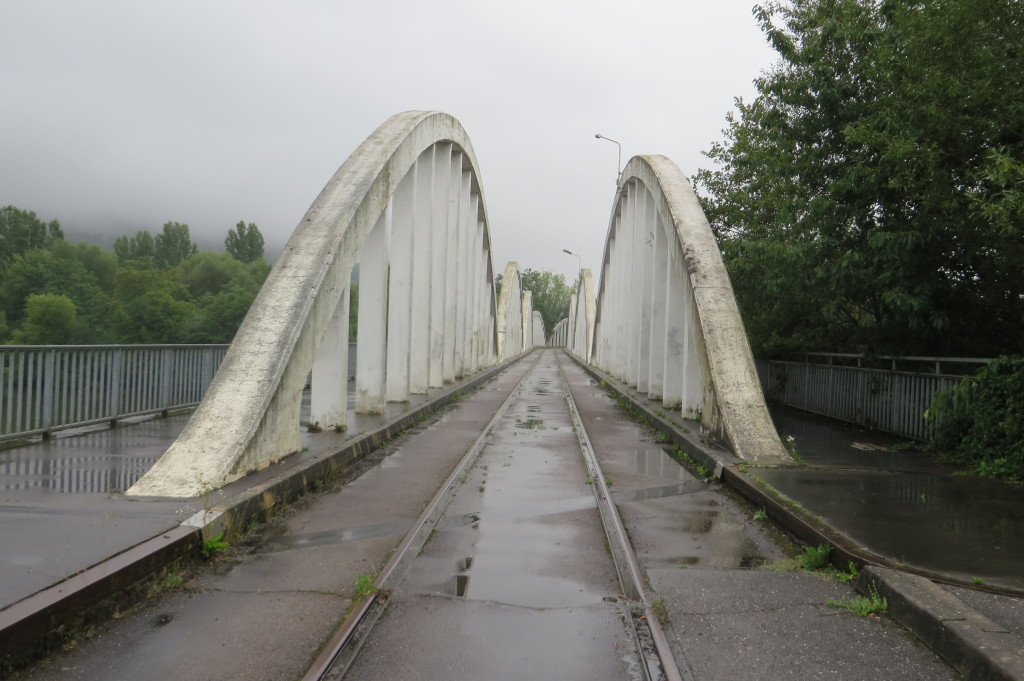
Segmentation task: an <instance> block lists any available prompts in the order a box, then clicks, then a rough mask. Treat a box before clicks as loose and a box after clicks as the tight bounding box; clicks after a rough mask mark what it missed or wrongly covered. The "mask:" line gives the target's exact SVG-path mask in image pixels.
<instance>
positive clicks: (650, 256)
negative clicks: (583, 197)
mask: <svg viewBox="0 0 1024 681" xmlns="http://www.w3.org/2000/svg"><path fill="white" fill-rule="evenodd" d="M619 183H620V184H619V190H618V193H617V195H616V200H615V205H614V206H613V210H612V218H611V220H610V221H609V226H608V235H607V238H606V241H605V250H604V258H603V260H602V262H603V264H604V267H603V269H602V272H601V282H600V285H599V287H598V295H597V296H596V300H597V303H596V310H595V313H594V315H593V317H589V319H590V320H591V321H590V323H589V327H590V328H589V329H587V332H591V329H592V336H591V341H590V342H591V344H590V345H589V348H588V351H589V352H591V357H590V361H592V362H593V363H594V364H595V365H596V366H598V367H599V368H601V369H603V370H605V371H607V372H608V373H610V374H611V375H613V376H615V377H617V378H620V379H621V380H623V382H625V383H626V384H628V385H629V386H631V387H635V388H636V389H637V390H638V391H639V392H642V393H645V394H647V395H648V396H649V397H650V398H652V399H659V400H661V401H662V403H663V404H664V405H665V407H666V408H669V409H674V410H678V412H679V413H680V414H681V415H682V416H683V417H684V418H695V419H699V420H700V422H701V430H702V433H704V434H705V435H706V436H707V437H709V438H711V439H713V440H716V441H718V442H720V443H722V444H723V445H725V446H727V447H729V448H730V449H731V450H732V451H733V452H734V453H735V454H736V455H737V456H739V457H741V458H743V459H748V460H751V461H758V462H765V463H784V462H787V461H790V457H789V455H788V453H787V452H786V450H785V448H784V447H783V445H782V443H781V441H780V440H779V437H778V434H777V433H776V431H775V427H774V426H773V425H772V421H771V417H770V416H769V414H768V409H767V406H766V405H765V402H764V397H763V394H762V392H761V388H760V385H759V382H758V378H757V373H756V371H755V369H754V361H753V357H752V355H751V353H750V346H749V345H748V343H747V340H746V335H745V333H744V330H743V323H742V321H741V319H740V315H739V309H738V308H737V306H736V299H735V296H734V295H733V291H732V285H731V283H730V282H729V277H728V274H727V273H726V271H725V266H724V264H723V263H722V258H721V254H720V253H719V251H718V246H717V244H716V242H715V239H714V236H713V235H712V234H711V229H710V227H709V226H708V222H707V219H706V218H705V216H704V213H703V211H702V210H701V208H700V204H699V203H698V201H697V197H696V195H695V194H694V192H693V189H692V187H691V186H690V183H689V180H688V179H687V178H686V177H685V176H684V175H683V174H682V172H680V170H679V168H678V167H676V165H675V164H674V163H672V162H671V161H670V160H669V159H668V158H666V157H664V156H636V157H634V158H633V159H631V160H630V161H629V163H628V164H627V165H626V169H625V170H624V171H623V172H622V175H621V177H620V180H619ZM582 298H583V296H582V294H581V293H580V292H579V291H578V292H577V294H576V297H575V300H574V302H573V306H574V309H572V310H570V318H569V322H568V327H569V329H570V334H569V340H568V343H569V346H570V349H572V351H573V352H574V354H576V355H577V356H579V357H581V358H583V359H587V356H586V354H585V353H584V352H581V351H580V350H579V349H578V348H577V346H576V344H575V343H574V342H573V336H574V335H581V334H582V333H583V330H582V329H579V328H575V327H577V326H583V325H585V324H587V323H588V322H587V320H588V316H586V315H581V314H579V308H581V307H582V304H583V303H582V300H581V299H582Z"/></svg>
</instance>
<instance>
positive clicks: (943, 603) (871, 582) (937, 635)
mask: <svg viewBox="0 0 1024 681" xmlns="http://www.w3.org/2000/svg"><path fill="white" fill-rule="evenodd" d="M856 586H857V590H858V591H860V592H861V593H867V592H868V591H869V590H870V588H871V587H872V586H873V587H874V588H875V589H876V590H877V591H878V594H879V595H880V596H884V597H885V598H886V599H887V600H888V603H889V609H888V613H889V614H890V615H891V616H892V617H893V618H894V619H895V620H896V621H898V622H899V623H900V624H902V625H903V626H905V627H906V628H907V629H910V630H911V631H912V632H914V634H915V635H916V636H917V637H918V638H919V639H921V641H923V642H924V644H925V645H927V646H928V647H929V648H931V649H932V650H934V651H935V652H936V653H938V654H939V655H940V656H942V657H943V658H944V659H945V660H946V661H947V662H949V664H951V665H952V666H953V667H954V668H955V669H956V670H957V671H958V672H960V673H961V674H963V675H964V676H966V677H967V678H969V679H978V680H979V681H981V680H984V681H1015V680H1016V681H1019V680H1020V679H1024V645H1022V643H1021V641H1020V640H1019V639H1018V638H1017V637H1016V636H1014V635H1013V633H1012V632H1010V631H1009V630H1007V629H1006V628H1005V627H1002V626H1000V625H998V624H996V623H995V622H993V621H992V620H990V619H988V618H987V617H985V616H984V615H982V614H981V613H979V612H977V611H976V610H973V609H971V608H970V607H969V606H968V605H967V604H965V603H964V602H963V601H962V600H960V599H959V598H957V597H955V596H953V595H952V594H949V593H947V592H946V591H944V590H943V589H941V588H940V587H939V586H937V585H936V584H935V583H933V582H932V581H931V580H929V579H926V578H924V577H919V576H917V575H910V574H907V573H905V572H900V571H899V570H893V569H892V568H884V567H878V566H875V565H870V566H868V567H866V568H864V570H863V571H862V572H861V574H860V577H859V578H858V579H857V585H856Z"/></svg>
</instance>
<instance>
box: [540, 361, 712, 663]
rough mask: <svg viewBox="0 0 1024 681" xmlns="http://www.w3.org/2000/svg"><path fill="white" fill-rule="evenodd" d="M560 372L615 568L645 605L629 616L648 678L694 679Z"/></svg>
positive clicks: (629, 592)
mask: <svg viewBox="0 0 1024 681" xmlns="http://www.w3.org/2000/svg"><path fill="white" fill-rule="evenodd" d="M558 375H559V377H560V378H561V379H562V389H563V390H564V392H565V400H566V402H567V403H568V405H569V414H570V416H571V417H572V421H573V426H574V427H575V430H576V436H577V439H578V440H579V443H580V449H581V450H582V451H583V458H584V460H585V461H586V465H587V470H588V472H589V473H590V479H591V480H592V482H593V484H592V487H593V490H594V498H595V499H596V500H597V507H598V510H599V511H600V514H601V521H602V523H603V525H604V530H605V534H606V535H607V537H608V546H609V547H611V554H612V559H613V560H614V562H615V569H616V571H617V572H618V573H619V583H620V585H621V586H622V590H623V593H624V594H625V595H626V596H628V597H629V598H632V599H633V600H636V601H638V602H639V603H641V604H642V605H643V611H644V617H643V619H641V620H639V621H638V620H637V619H636V618H633V617H630V618H628V619H629V621H631V622H632V623H633V626H634V635H635V636H637V637H638V640H637V644H638V645H637V652H638V653H639V654H640V656H641V657H642V658H643V660H644V665H643V667H644V671H645V673H646V674H647V675H648V678H651V679H661V678H664V679H666V681H684V674H685V681H693V674H692V672H690V670H689V669H688V668H684V669H683V670H680V668H679V666H678V665H677V664H676V659H675V655H673V653H672V650H671V648H670V646H669V642H668V638H667V637H666V636H665V632H664V630H663V629H662V628H661V623H660V622H659V621H658V616H657V613H656V612H655V611H654V606H653V601H652V600H651V598H650V595H649V594H648V593H647V590H646V589H645V588H644V578H643V573H642V572H641V570H640V563H639V562H638V561H637V559H636V554H635V553H634V552H633V546H632V544H631V543H630V541H629V535H628V534H626V528H625V526H624V525H623V524H622V518H621V516H620V515H619V511H618V508H617V507H616V506H615V501H614V500H613V499H612V494H611V490H609V489H608V484H607V482H606V481H605V477H604V473H603V472H602V470H601V464H600V462H599V461H598V460H597V454H596V453H595V452H594V448H593V446H592V445H591V443H590V436H589V435H588V434H587V429H586V427H585V426H584V425H583V419H582V418H580V413H579V410H578V409H577V408H576V402H575V400H573V398H572V391H570V389H569V382H568V380H567V379H566V377H565V372H564V371H563V370H562V367H561V366H559V367H558ZM644 624H646V626H647V629H648V631H649V633H650V637H651V640H652V641H653V643H654V648H655V653H656V655H655V657H656V658H657V659H651V657H650V656H649V655H647V653H646V650H645V648H644V646H643V645H640V643H639V636H640V635H641V633H640V632H639V631H636V628H637V627H642V626H643V625H644Z"/></svg>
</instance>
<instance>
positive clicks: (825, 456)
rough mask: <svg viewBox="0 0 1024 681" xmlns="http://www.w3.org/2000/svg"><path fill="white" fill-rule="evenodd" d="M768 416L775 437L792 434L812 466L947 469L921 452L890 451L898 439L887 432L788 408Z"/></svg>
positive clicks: (946, 470)
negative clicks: (776, 435) (772, 421)
mask: <svg viewBox="0 0 1024 681" xmlns="http://www.w3.org/2000/svg"><path fill="white" fill-rule="evenodd" d="M772 419H773V420H774V421H775V427H776V429H777V430H778V431H779V436H780V437H782V438H783V439H785V438H787V437H792V438H793V439H794V440H795V442H796V449H797V452H798V453H799V454H800V457H801V458H802V459H803V460H804V461H805V462H806V463H808V464H810V465H812V466H831V467H838V468H870V469H873V470H888V471H935V472H939V473H942V474H946V473H947V472H948V470H949V469H948V468H947V467H944V466H943V465H941V464H939V463H937V462H935V461H934V460H933V459H931V458H930V457H929V456H927V455H925V454H922V453H921V452H917V451H913V450H906V451H900V450H893V449H892V447H893V445H895V444H896V443H898V442H899V441H900V440H899V438H896V437H893V436H890V435H885V434H883V433H875V432H871V431H867V430H864V429H862V428H858V427H856V426H851V425H847V424H843V423H840V422H838V421H831V420H826V419H824V418H822V417H817V416H813V415H810V414H804V413H800V412H795V411H792V410H789V409H774V410H772Z"/></svg>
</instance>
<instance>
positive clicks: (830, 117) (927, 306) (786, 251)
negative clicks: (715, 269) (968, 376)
mask: <svg viewBox="0 0 1024 681" xmlns="http://www.w3.org/2000/svg"><path fill="white" fill-rule="evenodd" d="M755 15H756V16H757V19H758V21H759V22H760V24H761V28H762V30H763V32H764V34H765V36H766V38H767V39H768V41H769V42H770V43H771V45H772V46H773V48H774V49H775V50H776V52H778V54H779V58H780V60H779V62H778V64H777V65H776V66H775V67H774V68H773V69H771V70H770V71H769V72H768V73H766V74H765V75H764V76H763V77H762V78H760V79H759V80H758V81H757V83H756V85H757V89H758V95H757V97H756V99H754V100H753V101H752V102H744V101H737V104H736V107H737V109H736V112H735V113H733V114H730V115H729V117H728V119H727V126H728V127H727V129H726V130H725V131H724V132H725V136H726V139H725V140H724V141H723V142H720V143H717V144H715V145H713V146H712V148H711V149H710V150H709V151H708V152H707V155H708V157H709V158H711V159H712V160H713V161H714V162H715V163H716V164H717V168H716V169H714V170H702V171H700V172H699V173H698V174H697V178H696V179H697V180H698V183H699V184H700V185H701V187H702V193H704V194H705V198H704V199H703V201H704V205H705V208H706V211H707V214H708V217H709V219H710V220H711V223H712V225H713V229H714V230H715V232H716V235H717V237H718V239H719V242H720V245H721V248H722V251H723V256H724V258H725V260H726V264H727V267H728V269H729V273H730V275H731V277H732V281H733V285H734V288H735V290H736V295H737V298H738V300H739V303H740V308H741V310H742V312H743V315H744V321H745V323H746V328H747V331H748V334H749V336H750V339H751V344H752V346H753V347H754V350H755V353H759V354H764V355H768V354H773V353H781V352H786V351H792V350H799V349H816V350H843V351H863V352H876V353H885V354H935V355H942V354H957V353H963V354H969V355H971V356H977V355H979V354H982V355H984V354H998V353H1000V352H1006V351H1007V350H1014V351H1019V350H1020V349H1022V348H1024V297H1022V295H1021V294H1022V293H1024V268H1020V267H1019V266H1018V263H1019V262H1020V261H1021V259H1022V257H1024V239H1021V234H1020V225H1021V224H1022V221H1021V216H1022V212H1024V203H1022V193H1024V184H1022V181H1024V138H1022V137H1021V135H1020V130H1021V129H1024V106H1021V101H1024V77H1022V75H1021V74H1024V50H1021V49H1019V46H1020V45H1022V44H1024V3H1020V2H1019V1H1018V0H949V1H947V2H936V3H901V2H894V1H892V0H885V1H882V2H863V0H793V1H792V2H788V3H776V2H772V3H769V4H767V5H763V6H759V7H757V8H755Z"/></svg>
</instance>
